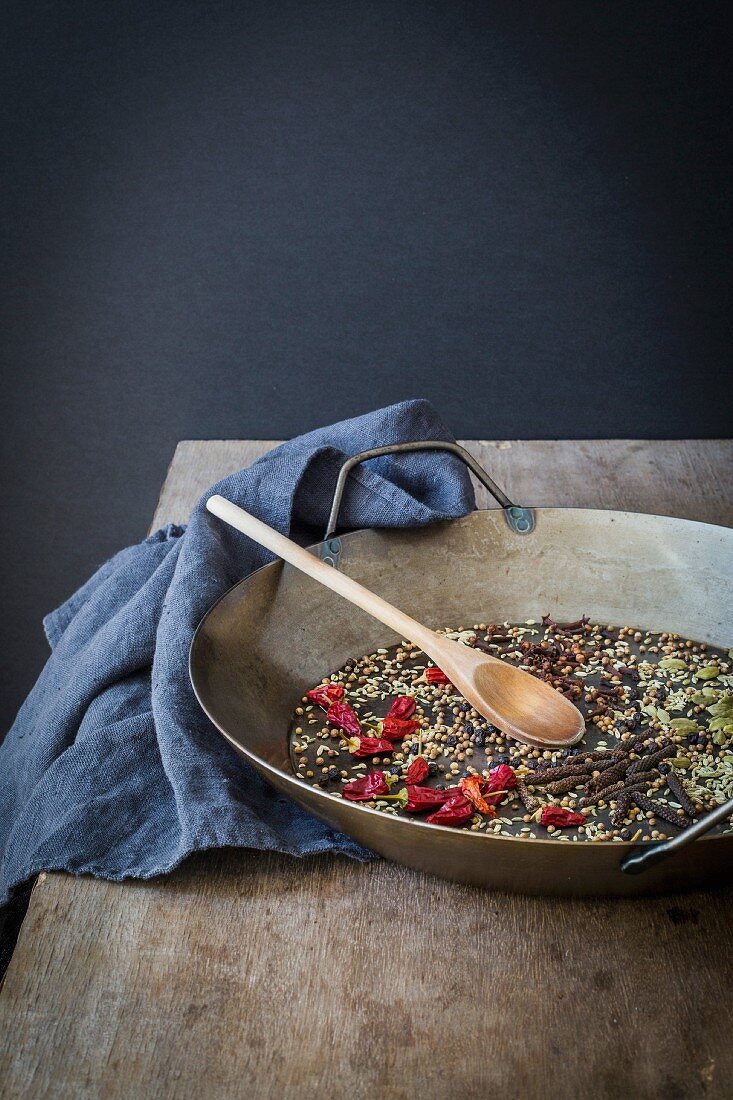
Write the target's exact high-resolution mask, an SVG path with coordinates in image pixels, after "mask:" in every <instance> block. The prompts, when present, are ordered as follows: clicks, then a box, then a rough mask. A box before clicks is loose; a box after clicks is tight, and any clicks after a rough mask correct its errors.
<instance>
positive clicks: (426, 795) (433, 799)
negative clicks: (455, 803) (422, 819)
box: [405, 785, 461, 814]
mask: <svg viewBox="0 0 733 1100" xmlns="http://www.w3.org/2000/svg"><path fill="white" fill-rule="evenodd" d="M406 790H407V803H406V805H405V809H406V810H407V812H408V813H411V814H419V813H424V812H425V811H426V810H434V809H435V808H436V806H443V805H444V804H445V803H446V802H447V801H448V799H449V798H454V797H455V795H457V794H460V793H461V792H460V790H459V788H458V787H449V788H448V789H447V790H443V791H439V790H436V788H435V787H416V786H412V785H410V786H408V787H407V788H406Z"/></svg>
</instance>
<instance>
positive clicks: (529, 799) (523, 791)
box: [517, 779, 540, 814]
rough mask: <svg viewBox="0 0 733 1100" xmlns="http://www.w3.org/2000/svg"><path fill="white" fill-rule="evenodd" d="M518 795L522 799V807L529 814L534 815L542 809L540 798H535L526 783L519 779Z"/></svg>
mask: <svg viewBox="0 0 733 1100" xmlns="http://www.w3.org/2000/svg"><path fill="white" fill-rule="evenodd" d="M517 794H518V795H519V797H520V798H521V800H522V805H523V806H524V808H525V810H526V811H527V813H530V814H533V813H535V811H536V810H538V809H539V808H540V800H539V798H535V796H534V795H533V794H530V793H529V791H528V790H527V788H526V787H525V785H524V783H523V782H522V781H521V780H519V779H518V780H517Z"/></svg>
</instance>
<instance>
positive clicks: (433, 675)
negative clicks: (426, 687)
mask: <svg viewBox="0 0 733 1100" xmlns="http://www.w3.org/2000/svg"><path fill="white" fill-rule="evenodd" d="M425 679H426V680H427V682H428V683H429V684H449V683H450V682H451V681H450V679H449V677H448V676H446V674H445V673H444V672H443V670H442V669H441V668H426V669H425Z"/></svg>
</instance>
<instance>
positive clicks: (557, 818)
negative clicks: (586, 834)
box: [540, 806, 586, 829]
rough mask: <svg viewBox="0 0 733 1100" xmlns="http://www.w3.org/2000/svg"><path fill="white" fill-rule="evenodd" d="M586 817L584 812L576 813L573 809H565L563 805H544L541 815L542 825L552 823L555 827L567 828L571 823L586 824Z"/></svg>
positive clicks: (546, 825) (545, 825)
mask: <svg viewBox="0 0 733 1100" xmlns="http://www.w3.org/2000/svg"><path fill="white" fill-rule="evenodd" d="M585 823H586V818H585V817H584V816H583V814H575V813H573V812H572V810H564V809H562V807H561V806H543V807H542V814H541V815H540V825H544V827H545V828H548V826H550V825H552V826H553V827H554V828H555V829H566V828H568V826H570V825H585Z"/></svg>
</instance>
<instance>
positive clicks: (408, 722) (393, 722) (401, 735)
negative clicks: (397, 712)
mask: <svg viewBox="0 0 733 1100" xmlns="http://www.w3.org/2000/svg"><path fill="white" fill-rule="evenodd" d="M419 728H420V723H419V722H418V721H417V720H416V719H414V718H394V717H393V718H390V716H389V715H387V717H386V718H385V719H384V721H383V722H382V736H383V737H388V738H389V739H390V741H404V740H405V739H406V738H407V737H412V735H413V733H414V732H415V730H417V729H419Z"/></svg>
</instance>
